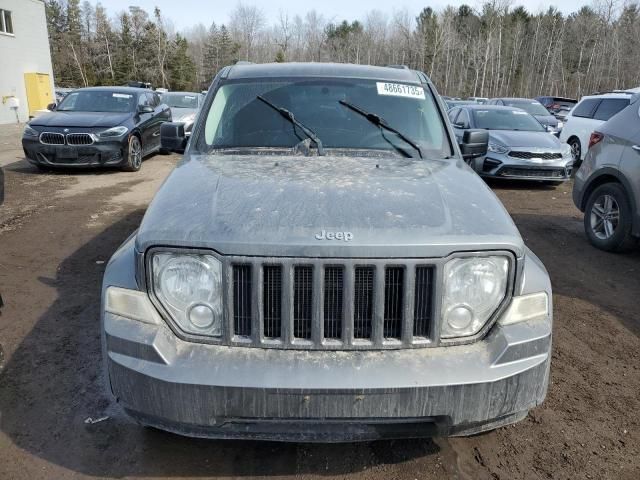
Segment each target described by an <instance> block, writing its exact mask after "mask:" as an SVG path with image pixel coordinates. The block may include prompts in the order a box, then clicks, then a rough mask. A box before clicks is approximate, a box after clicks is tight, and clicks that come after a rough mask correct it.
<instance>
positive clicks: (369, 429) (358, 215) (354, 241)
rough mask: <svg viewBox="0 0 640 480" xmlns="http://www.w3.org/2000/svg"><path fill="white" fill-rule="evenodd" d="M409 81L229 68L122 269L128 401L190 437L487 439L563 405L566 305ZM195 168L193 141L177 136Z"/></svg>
mask: <svg viewBox="0 0 640 480" xmlns="http://www.w3.org/2000/svg"><path fill="white" fill-rule="evenodd" d="M441 105H442V104H441V102H440V101H439V99H438V94H437V92H436V91H435V88H434V86H433V84H432V83H431V81H430V80H429V79H428V78H427V76H426V75H424V74H423V73H421V72H416V71H412V70H409V69H407V68H384V67H370V66H362V65H346V64H322V63H311V64H304V63H300V64H283V63H278V64H262V65H247V64H243V65H235V66H233V67H226V68H224V69H222V71H221V72H220V73H219V74H218V75H217V76H216V78H215V79H214V81H213V84H212V85H211V88H210V90H209V93H208V95H207V98H206V100H205V103H204V106H203V107H202V110H201V112H200V115H199V116H198V119H197V120H196V125H195V127H194V130H193V134H192V138H191V140H190V142H189V145H188V146H187V150H186V153H185V157H184V159H183V160H182V161H181V162H180V163H179V164H178V166H177V167H176V169H175V170H174V171H173V172H172V173H171V174H170V175H169V177H168V178H167V180H166V181H165V183H164V184H163V186H162V187H161V188H160V190H159V191H158V193H157V194H156V197H155V199H154V200H153V202H152V203H151V205H150V206H149V209H148V210H147V212H146V214H145V217H144V219H143V220H142V224H141V225H140V229H139V230H138V231H137V232H136V233H135V234H134V235H132V236H131V237H130V239H129V240H127V241H126V242H125V243H124V244H123V245H122V246H121V248H120V249H119V250H118V251H117V252H116V253H115V254H114V256H113V257H112V259H111V261H110V262H109V264H108V266H107V269H106V272H105V277H104V283H103V297H102V298H103V301H104V303H103V309H102V328H103V336H102V338H103V348H104V357H105V360H106V367H107V369H108V375H107V376H106V378H108V379H109V380H108V381H109V383H110V391H111V392H112V393H113V394H114V395H115V396H116V397H117V398H118V399H119V403H120V405H123V406H124V408H125V409H126V410H127V411H128V412H129V413H130V414H131V415H132V416H133V417H135V418H136V419H138V420H139V421H140V422H141V423H143V424H146V425H152V426H156V427H158V428H162V429H165V430H169V431H172V432H177V433H181V434H184V435H193V436H200V437H218V438H253V439H263V440H264V439H271V440H279V441H284V440H297V441H307V442H308V441H325V442H327V441H353V440H370V439H375V438H381V437H382V438H384V437H386V438H396V437H418V436H430V435H434V434H438V433H439V434H450V435H468V434H473V433H477V432H480V431H483V430H487V429H492V428H496V427H498V426H500V425H505V424H508V423H512V422H515V421H518V420H521V419H522V418H524V417H525V416H526V414H527V411H528V410H529V409H531V408H533V407H535V406H536V405H539V404H540V403H541V402H542V401H543V399H544V398H545V394H546V390H547V384H548V380H549V366H550V362H551V332H552V309H551V285H550V282H549V277H548V275H547V273H546V271H545V269H544V267H543V265H542V264H541V263H540V261H539V260H538V259H537V257H536V256H535V255H534V254H533V253H532V252H531V251H530V250H529V249H527V248H526V246H525V244H524V242H523V240H522V237H521V236H520V234H519V233H518V230H517V229H516V227H515V225H514V223H513V221H512V220H511V218H510V217H509V215H508V214H507V212H506V210H505V209H504V207H503V206H502V204H501V203H500V202H499V200H498V199H497V198H496V196H495V195H494V194H493V193H492V192H491V190H490V189H489V188H488V187H487V185H486V184H485V183H484V182H483V181H482V179H481V178H480V177H479V176H478V175H476V174H475V173H474V172H473V171H472V170H471V169H470V168H469V166H468V165H467V164H466V163H465V162H464V159H463V155H477V154H483V153H485V152H486V148H487V143H486V142H487V132H486V131H471V132H467V133H466V134H465V135H464V136H463V139H462V142H461V146H458V144H457V142H456V141H455V137H454V136H453V131H452V130H451V128H450V126H449V123H448V122H447V121H446V113H445V111H444V109H442V108H441ZM162 141H163V145H164V146H166V147H171V148H176V147H177V148H181V147H182V144H183V141H184V128H183V125H182V124H180V123H167V124H165V125H163V127H162Z"/></svg>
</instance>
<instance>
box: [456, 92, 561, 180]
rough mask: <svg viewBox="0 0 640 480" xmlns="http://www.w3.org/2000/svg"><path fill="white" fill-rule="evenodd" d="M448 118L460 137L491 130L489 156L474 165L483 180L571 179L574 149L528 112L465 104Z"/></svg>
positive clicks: (476, 161)
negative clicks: (572, 152) (485, 178)
mask: <svg viewBox="0 0 640 480" xmlns="http://www.w3.org/2000/svg"><path fill="white" fill-rule="evenodd" d="M448 115H449V120H451V123H452V125H453V128H454V131H455V134H456V137H457V138H462V136H463V134H464V132H465V131H468V130H471V129H485V130H488V132H489V148H488V152H487V155H486V156H484V157H479V158H475V159H473V160H472V161H471V162H470V163H471V164H472V166H473V167H474V169H475V170H476V172H477V173H478V174H480V175H481V176H483V177H494V178H512V179H522V180H542V181H550V182H558V183H560V182H564V181H566V180H568V179H569V177H570V176H571V168H572V165H573V157H572V156H571V148H570V147H569V146H568V145H566V144H563V143H561V142H560V140H558V138H557V137H555V136H554V135H551V134H550V133H548V132H547V131H546V129H545V128H544V127H543V126H542V125H541V124H540V122H538V120H536V119H535V118H534V117H533V116H531V115H530V114H529V113H527V112H525V111H524V110H521V109H519V108H514V107H503V106H494V105H465V106H462V107H457V108H453V109H451V110H450V111H449V113H448Z"/></svg>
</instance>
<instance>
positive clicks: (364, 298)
mask: <svg viewBox="0 0 640 480" xmlns="http://www.w3.org/2000/svg"><path fill="white" fill-rule="evenodd" d="M373 275H374V269H373V267H356V269H355V288H354V299H353V338H371V325H372V322H373Z"/></svg>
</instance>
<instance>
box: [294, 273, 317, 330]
mask: <svg viewBox="0 0 640 480" xmlns="http://www.w3.org/2000/svg"><path fill="white" fill-rule="evenodd" d="M312 316H313V267H309V266H303V267H295V270H294V274H293V336H294V337H296V338H304V339H310V338H311V322H312V320H313V318H312Z"/></svg>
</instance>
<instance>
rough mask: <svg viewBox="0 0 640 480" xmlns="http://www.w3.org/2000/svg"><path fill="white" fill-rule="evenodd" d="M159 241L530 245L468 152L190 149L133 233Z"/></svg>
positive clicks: (399, 250) (342, 248) (421, 253)
mask: <svg viewBox="0 0 640 480" xmlns="http://www.w3.org/2000/svg"><path fill="white" fill-rule="evenodd" d="M323 231H324V232H325V233H324V234H323ZM327 232H331V233H333V234H334V235H335V234H336V233H338V232H342V235H339V236H338V237H341V238H342V239H341V240H334V239H331V240H328V239H327V235H326V233H327ZM345 233H349V234H350V235H346V234H345ZM332 236H333V235H332ZM347 237H349V239H348V240H347V239H346V238H347ZM157 245H163V246H187V247H201V248H211V249H214V250H216V251H218V252H219V253H222V254H231V255H261V256H296V257H318V256H330V257H332V256H342V257H356V258H366V257H381V256H382V257H387V258H389V257H441V256H446V255H448V254H449V253H451V252H454V251H460V250H484V249H507V250H511V251H513V252H514V253H515V254H516V255H517V256H520V255H521V254H522V252H523V242H522V239H521V237H520V234H519V233H518V230H517V229H516V227H515V225H514V224H513V222H512V220H511V217H509V215H508V213H507V212H506V210H505V209H504V207H503V206H502V204H501V203H500V201H499V200H498V199H497V197H496V196H495V195H494V194H493V192H492V191H491V190H490V189H489V188H488V187H487V186H486V184H485V183H484V182H483V181H482V180H481V179H480V177H479V176H478V175H476V174H475V173H474V172H473V171H472V170H471V169H470V168H469V167H468V166H467V165H465V164H464V162H463V161H462V160H457V161H456V160H441V161H428V160H420V161H418V160H412V159H399V158H390V159H379V158H378V159H375V158H353V157H329V156H326V157H315V156H314V157H298V156H296V157H293V156H282V157H277V156H264V155H263V156H257V155H256V156H246V155H240V156H232V155H222V156H194V157H191V158H189V157H186V159H185V160H183V161H182V162H181V163H180V164H179V165H178V166H177V167H176V168H175V170H174V171H173V172H172V173H171V175H170V176H169V177H168V179H167V180H166V182H165V183H164V184H163V186H162V187H161V189H160V190H159V191H158V193H157V195H156V197H155V198H154V200H153V202H152V203H151V205H150V206H149V209H148V210H147V212H146V214H145V217H144V219H143V221H142V224H141V226H140V229H139V231H138V234H137V237H136V247H137V249H138V251H140V252H144V251H145V250H146V249H147V248H149V247H152V246H157Z"/></svg>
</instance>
